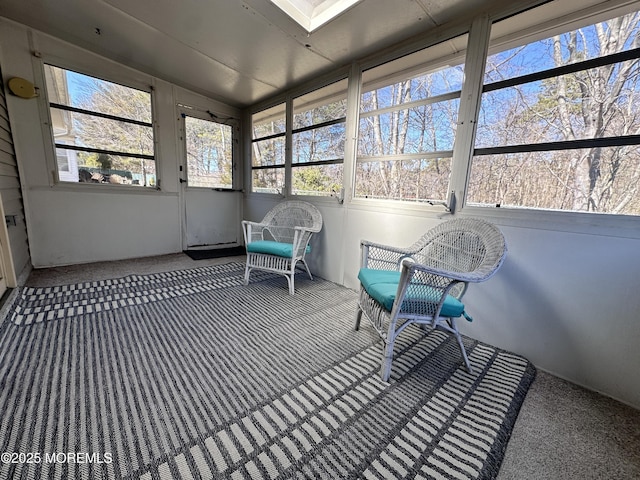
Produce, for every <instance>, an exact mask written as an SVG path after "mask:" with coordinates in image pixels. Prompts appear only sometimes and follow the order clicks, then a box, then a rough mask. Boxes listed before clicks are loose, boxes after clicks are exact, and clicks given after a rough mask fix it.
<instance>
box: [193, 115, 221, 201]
mask: <svg viewBox="0 0 640 480" xmlns="http://www.w3.org/2000/svg"><path fill="white" fill-rule="evenodd" d="M184 123H185V144H186V152H187V186H189V187H207V188H233V128H232V127H231V126H230V125H225V124H222V123H218V122H213V121H210V120H202V119H200V118H195V117H190V116H188V115H185V117H184Z"/></svg>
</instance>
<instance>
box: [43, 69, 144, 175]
mask: <svg viewBox="0 0 640 480" xmlns="http://www.w3.org/2000/svg"><path fill="white" fill-rule="evenodd" d="M44 73H45V78H46V83H47V95H48V100H49V104H50V115H51V131H52V135H53V141H54V144H56V145H57V148H56V166H57V170H58V179H59V180H60V181H61V182H76V183H77V182H83V183H110V184H113V185H141V186H151V187H155V185H156V171H155V161H154V160H153V158H137V157H135V156H138V155H139V156H146V157H153V156H154V138H153V134H154V132H153V126H152V125H151V124H152V116H151V94H149V93H148V92H143V91H141V90H136V89H133V88H129V87H125V86H122V85H118V84H116V83H112V82H107V81H104V80H100V79H98V78H93V77H90V76H87V75H82V74H79V73H76V72H72V71H69V70H64V69H62V68H58V67H54V66H51V65H45V66H44ZM64 106H67V107H70V108H77V109H81V110H84V112H82V113H81V112H77V111H71V110H67V109H65V108H64ZM103 115H109V116H112V117H114V118H105V117H104V116H103ZM141 123H142V124H141ZM64 145H68V146H73V147H76V148H75V149H71V148H64ZM95 150H98V151H100V150H107V152H106V153H105V152H102V153H100V152H95ZM132 155H133V156H132Z"/></svg>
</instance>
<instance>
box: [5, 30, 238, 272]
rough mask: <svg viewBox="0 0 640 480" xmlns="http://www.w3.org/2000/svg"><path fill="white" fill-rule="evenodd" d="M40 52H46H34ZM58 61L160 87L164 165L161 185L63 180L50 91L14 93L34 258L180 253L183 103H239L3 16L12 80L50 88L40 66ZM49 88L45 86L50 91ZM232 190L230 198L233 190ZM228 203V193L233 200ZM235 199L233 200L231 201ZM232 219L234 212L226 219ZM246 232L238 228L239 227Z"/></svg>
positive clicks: (158, 122)
mask: <svg viewBox="0 0 640 480" xmlns="http://www.w3.org/2000/svg"><path fill="white" fill-rule="evenodd" d="M32 52H38V55H39V57H36V56H34V55H33V54H32ZM42 61H44V62H51V63H55V64H58V65H60V66H63V67H65V68H69V69H76V70H78V71H81V72H83V73H87V74H89V75H95V76H100V77H102V78H105V79H107V80H110V81H114V82H118V83H122V84H125V85H129V86H132V87H139V88H148V87H149V86H151V87H153V91H154V95H153V98H154V105H153V108H154V120H155V135H156V137H155V139H156V162H157V163H156V165H157V173H158V178H159V179H160V180H161V183H160V187H161V189H160V190H153V189H147V188H143V187H122V186H120V187H118V186H110V185H92V184H78V185H76V184H71V183H66V184H57V183H56V182H54V180H53V170H54V168H55V166H54V161H55V160H54V158H53V147H52V142H51V137H50V133H49V126H48V124H46V121H47V111H48V106H47V102H46V98H45V95H44V94H43V95H41V96H40V97H39V98H37V99H30V100H24V99H21V98H18V97H14V96H8V98H7V104H8V109H9V115H10V120H11V124H12V127H13V134H14V141H15V149H16V157H17V159H18V167H19V170H20V179H21V184H22V189H23V196H24V201H25V214H26V220H27V229H28V234H29V246H30V250H31V260H32V264H33V266H34V267H36V268H38V267H48V266H55V265H67V264H77V263H87V262H96V261H106V260H120V259H127V258H136V257H144V256H151V255H160V254H167V253H174V252H179V251H182V249H183V247H184V246H185V245H184V238H185V237H186V235H184V232H183V230H182V229H183V225H184V216H185V215H184V212H185V203H184V201H183V193H184V192H183V190H182V187H181V184H180V183H179V181H178V180H179V174H180V172H179V165H180V164H181V162H183V161H184V160H183V157H184V154H183V148H182V145H181V139H180V138H179V134H178V122H179V115H178V113H177V110H176V104H177V103H178V102H179V103H184V104H187V105H191V106H194V107H196V108H202V109H204V110H205V111H206V110H207V109H210V110H212V111H215V112H217V113H218V114H221V115H223V116H224V115H228V116H236V117H238V116H239V112H238V111H237V110H236V109H233V108H231V107H228V106H226V105H224V104H221V103H219V102H216V101H214V100H210V99H207V98H204V97H201V96H199V95H197V94H195V93H192V92H188V91H186V90H184V89H182V88H179V87H176V86H174V85H172V84H170V83H167V82H164V81H160V80H158V79H156V78H153V77H150V76H149V75H146V74H142V73H140V72H137V71H135V70H132V69H130V68H128V67H125V66H123V65H120V64H117V63H115V62H112V61H109V60H106V59H104V58H102V57H99V56H97V55H94V54H91V53H89V52H87V51H85V50H82V49H80V48H77V47H75V46H73V45H70V44H67V43H65V42H63V41H60V40H57V39H55V38H52V37H49V36H47V35H44V34H41V33H39V32H37V31H34V30H31V29H29V28H27V27H24V26H22V25H20V24H17V23H15V22H12V21H9V20H6V19H2V18H0V62H1V65H2V73H3V76H4V79H3V80H4V81H5V82H6V81H7V80H8V79H9V78H11V77H22V78H25V79H27V80H29V81H31V82H33V83H34V84H35V85H36V86H37V87H41V88H42V86H43V84H44V80H43V78H42V69H41V62H42ZM43 93H44V92H43ZM209 195H210V198H209V199H208V201H209V202H210V204H211V206H212V211H214V212H215V214H216V215H219V217H215V216H214V217H215V218H214V219H213V221H218V220H220V222H221V223H233V225H236V224H238V223H239V219H238V218H237V212H238V211H240V210H239V209H240V204H241V199H240V198H239V196H238V195H237V194H236V196H237V200H236V203H237V204H238V207H237V208H235V209H229V208H224V209H216V208H215V205H216V199H218V200H219V196H222V195H225V193H218V192H213V191H209ZM227 195H228V194H227ZM225 200H227V197H225ZM227 203H228V202H227ZM230 216H233V217H234V218H231V219H230V218H228V217H230ZM238 228H239V227H238Z"/></svg>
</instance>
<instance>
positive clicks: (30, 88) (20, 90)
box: [7, 77, 38, 98]
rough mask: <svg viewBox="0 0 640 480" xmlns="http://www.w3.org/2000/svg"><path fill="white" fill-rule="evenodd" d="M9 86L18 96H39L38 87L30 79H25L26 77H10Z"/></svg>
mask: <svg viewBox="0 0 640 480" xmlns="http://www.w3.org/2000/svg"><path fill="white" fill-rule="evenodd" d="M7 86H8V87H9V91H10V92H11V93H13V94H14V95H15V96H16V97H20V98H33V97H37V96H38V93H37V91H36V87H34V85H33V83H31V82H30V81H29V80H25V79H24V78H20V77H13V78H11V79H9V82H8V83H7Z"/></svg>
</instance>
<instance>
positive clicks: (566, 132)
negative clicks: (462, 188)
mask: <svg viewBox="0 0 640 480" xmlns="http://www.w3.org/2000/svg"><path fill="white" fill-rule="evenodd" d="M529 14H530V13H529ZM508 21H517V17H513V18H512V19H508V20H505V22H508ZM639 36H640V13H638V12H635V13H630V14H627V15H623V16H620V17H617V18H612V19H610V20H606V21H602V22H600V23H596V24H587V25H584V26H582V27H581V28H575V27H574V29H572V30H571V31H568V32H566V33H562V34H557V35H554V36H551V37H549V38H545V39H542V40H538V41H535V42H531V43H528V44H526V45H522V46H519V47H516V48H511V49H509V50H505V51H502V52H498V53H495V54H493V55H491V56H489V58H488V60H487V66H486V73H485V85H484V90H483V95H482V103H481V109H480V116H479V119H478V130H477V135H476V144H475V147H476V148H475V151H474V157H473V161H472V169H471V177H470V185H469V193H468V202H469V203H471V204H479V205H490V206H496V205H499V206H501V207H516V208H517V207H522V208H539V209H552V210H567V211H580V212H597V213H613V214H630V215H640V192H639V189H638V185H639V184H640V136H639V135H638V134H639V133H640V52H639V51H638V49H637V39H638V37H639Z"/></svg>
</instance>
